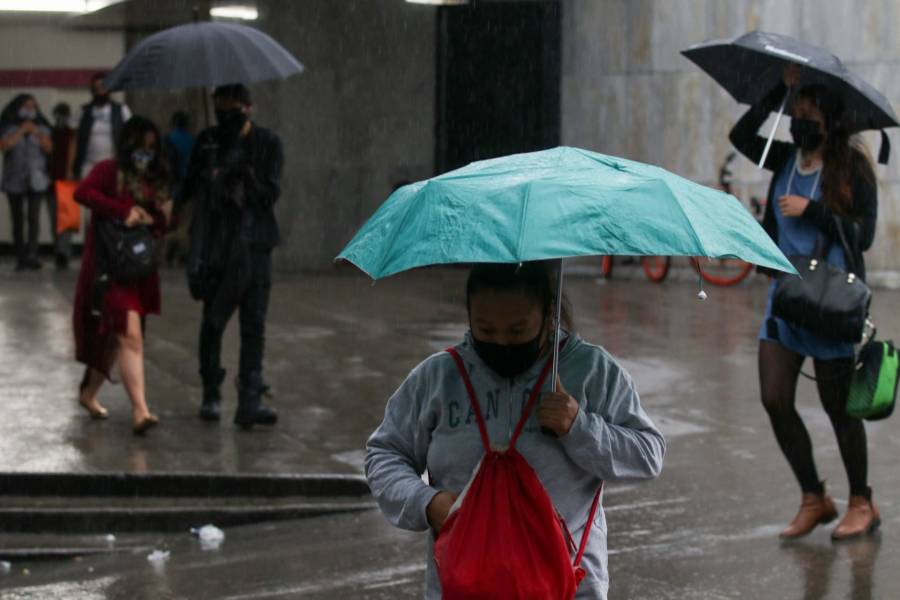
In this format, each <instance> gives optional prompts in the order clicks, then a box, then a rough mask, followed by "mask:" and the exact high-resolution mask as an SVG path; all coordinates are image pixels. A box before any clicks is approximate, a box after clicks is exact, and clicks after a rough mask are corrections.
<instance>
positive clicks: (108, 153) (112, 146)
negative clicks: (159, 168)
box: [70, 73, 131, 179]
mask: <svg viewBox="0 0 900 600" xmlns="http://www.w3.org/2000/svg"><path fill="white" fill-rule="evenodd" d="M105 77H106V73H97V74H96V75H94V76H93V77H91V87H90V90H91V96H92V99H91V101H90V102H89V103H87V104H85V105H84V106H83V107H82V108H81V118H80V119H79V121H78V135H77V137H76V144H75V154H74V156H73V161H72V168H71V170H70V172H71V175H72V177H70V179H84V178H85V177H86V176H87V174H88V173H90V171H91V169H92V168H93V166H94V165H96V164H97V163H98V162H100V161H102V160H107V159H109V158H113V157H114V156H115V154H116V143H115V141H116V140H117V139H118V138H119V134H120V133H121V131H122V125H123V124H124V123H125V122H126V121H127V120H128V119H130V118H131V111H130V110H129V109H128V107H127V106H125V105H124V104H119V103H118V102H113V101H112V100H110V98H109V92H108V91H107V90H106V87H105V86H104V85H103V79H104V78H105Z"/></svg>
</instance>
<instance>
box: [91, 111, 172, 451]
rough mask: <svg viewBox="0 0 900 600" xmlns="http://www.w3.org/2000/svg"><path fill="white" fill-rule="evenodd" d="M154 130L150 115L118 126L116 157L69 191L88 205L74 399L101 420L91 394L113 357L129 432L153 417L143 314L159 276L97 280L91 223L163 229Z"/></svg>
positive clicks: (163, 188)
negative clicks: (126, 401) (79, 371)
mask: <svg viewBox="0 0 900 600" xmlns="http://www.w3.org/2000/svg"><path fill="white" fill-rule="evenodd" d="M159 139H160V138H159V131H158V130H157V128H156V126H155V125H154V124H153V122H152V121H150V120H148V119H145V118H142V117H133V118H131V119H129V121H128V122H127V123H126V124H125V125H124V126H123V128H122V133H121V135H120V138H119V140H118V143H117V152H116V158H115V159H111V160H106V161H103V162H100V163H98V164H97V165H96V166H95V167H94V168H93V169H92V170H91V172H90V173H89V174H88V176H87V177H86V178H85V179H84V180H83V181H82V182H81V184H80V185H79V186H78V188H77V189H76V190H75V199H76V200H77V201H78V202H79V203H80V204H82V205H84V206H85V207H87V208H89V209H90V210H91V215H92V216H91V224H90V227H89V228H88V231H87V238H86V239H85V244H84V255H83V257H82V262H81V272H80V273H79V276H78V287H77V289H76V293H75V314H74V326H75V346H76V358H77V360H78V361H79V362H81V363H84V364H85V365H86V367H87V368H86V369H85V373H84V377H83V379H82V381H81V386H80V388H79V392H80V394H79V402H80V403H81V405H82V406H83V407H84V408H85V410H87V411H88V413H89V414H90V415H91V417H92V418H95V419H105V418H106V417H107V411H106V409H105V408H103V406H101V405H100V402H99V401H98V400H97V393H98V392H99V391H100V386H101V385H103V381H104V379H109V378H110V371H111V369H112V367H113V364H114V363H115V362H116V361H118V363H119V371H120V373H121V377H122V382H123V383H124V385H125V390H126V391H127V392H128V396H129V398H130V399H131V408H132V426H133V431H134V433H135V435H143V434H144V433H146V431H147V430H148V429H150V428H151V427H153V426H154V425H156V424H157V423H158V422H159V419H158V418H157V417H156V416H155V415H153V414H151V413H150V411H149V409H148V408H147V401H146V398H145V396H144V350H143V335H144V332H143V330H144V318H145V317H146V316H147V315H148V314H159V310H160V291H159V274H158V273H157V272H154V273H153V274H152V275H149V276H148V277H146V278H144V279H142V280H140V281H138V282H137V283H133V284H128V285H125V284H120V283H116V282H114V281H112V279H109V280H108V281H105V282H101V281H100V276H101V275H102V273H101V272H100V268H99V267H98V253H102V252H103V248H100V247H98V242H97V236H96V223H97V220H98V219H108V220H113V221H119V222H122V223H124V224H125V225H126V226H127V227H135V226H137V225H148V226H150V228H151V230H152V231H153V234H154V235H155V236H157V237H159V236H162V235H163V234H164V233H165V230H166V227H167V224H168V221H169V215H170V214H171V205H172V203H171V199H170V194H169V188H168V181H167V177H166V173H165V168H164V166H163V165H164V162H163V161H162V160H161V158H160V156H159V154H160V153H159Z"/></svg>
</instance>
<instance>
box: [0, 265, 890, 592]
mask: <svg viewBox="0 0 900 600" xmlns="http://www.w3.org/2000/svg"><path fill="white" fill-rule="evenodd" d="M7 266H8V265H6V264H0V382H2V386H0V406H3V407H4V410H5V417H4V418H3V419H2V420H0V471H54V472H68V471H75V472H96V471H130V472H158V471H179V472H187V471H215V472H226V473H229V472H254V473H266V472H275V473H320V472H336V473H348V474H352V473H358V472H360V466H361V461H362V456H363V452H362V447H363V444H364V442H365V438H366V436H367V435H368V433H369V432H370V431H371V430H372V428H373V427H374V426H375V425H376V424H377V423H378V421H379V420H380V418H381V414H382V411H383V406H384V401H385V399H386V397H387V396H388V395H389V394H390V392H391V391H392V390H393V389H394V388H395V387H396V386H397V385H398V383H399V382H400V381H401V379H402V378H403V377H404V376H405V375H406V373H407V372H408V371H409V369H410V368H411V367H412V366H413V365H414V364H416V362H418V361H419V360H420V359H421V358H422V357H424V356H425V355H427V354H429V353H431V352H433V351H437V350H440V349H442V348H444V347H446V346H447V345H449V344H451V343H452V342H454V341H455V340H457V339H458V338H459V336H460V335H461V333H462V332H463V330H464V328H465V312H464V309H463V303H462V287H463V282H464V276H465V272H464V271H457V270H435V271H423V272H417V273H411V274H406V275H401V276H398V277H395V278H392V279H389V280H386V281H382V282H378V283H377V284H376V285H374V286H373V285H372V284H371V282H369V281H368V280H366V279H365V278H363V277H361V276H354V275H352V274H351V273H349V272H336V273H334V274H328V275H316V276H312V275H296V276H286V277H284V278H282V279H280V280H279V281H277V282H276V284H275V287H274V292H273V305H272V311H271V318H270V321H269V323H270V329H269V339H268V357H269V358H268V360H267V371H266V376H267V378H268V379H269V380H270V382H271V384H272V386H273V389H274V392H275V395H276V398H275V400H274V401H273V404H274V405H275V406H277V407H278V408H279V410H280V411H281V415H282V423H281V424H280V425H279V426H278V427H277V428H275V429H274V430H271V431H266V430H262V429H260V430H258V431H257V430H254V431H253V432H250V433H244V432H240V431H238V430H236V429H234V428H233V427H232V426H231V425H230V423H229V422H228V421H223V423H222V424H220V425H212V426H210V425H207V424H204V423H201V422H199V421H198V420H197V419H196V417H195V412H196V408H197V406H198V403H199V398H200V388H199V382H198V380H197V377H196V375H195V372H196V360H195V357H194V347H195V339H196V327H197V318H198V315H199V307H198V306H197V305H196V304H195V303H193V302H191V301H190V299H189V297H188V295H187V291H186V289H185V285H184V281H183V278H182V276H181V275H180V274H179V273H177V272H167V273H166V275H165V283H164V294H165V297H164V306H163V310H164V314H163V316H162V317H160V318H154V319H151V321H150V325H149V334H148V339H147V376H148V398H149V402H150V404H151V406H152V407H153V408H154V409H155V410H157V411H158V412H159V413H160V415H161V417H162V424H161V427H160V428H159V429H158V430H156V431H153V432H152V433H151V434H150V435H149V436H148V437H147V438H146V439H134V438H133V437H132V436H131V433H130V429H129V427H128V418H129V411H128V404H127V399H126V397H125V395H124V392H123V390H122V389H121V386H110V387H108V388H106V389H105V390H104V391H103V392H102V401H103V402H104V404H106V405H107V406H108V407H109V408H110V412H111V414H112V418H111V419H110V420H109V421H108V422H102V423H100V422H92V421H90V420H89V419H88V418H87V417H86V416H85V415H83V414H82V413H81V412H80V410H79V409H78V407H77V404H76V400H75V395H76V386H77V383H78V380H79V377H80V370H79V368H78V366H77V365H76V364H74V363H73V362H71V359H70V356H71V353H72V348H71V341H70V326H69V319H70V310H71V301H70V297H71V296H70V295H71V291H72V289H73V287H74V279H75V274H74V273H69V274H64V275H62V276H59V275H57V274H54V273H49V272H45V273H39V274H30V275H27V276H14V275H13V274H11V273H8V270H9V269H8V268H6V267H7ZM567 291H568V292H569V295H570V297H571V299H572V302H573V304H574V307H575V313H576V324H577V326H578V328H579V330H580V332H581V333H582V335H584V337H586V338H587V339H588V340H590V341H595V342H598V343H601V344H603V345H604V346H606V347H607V348H608V349H609V350H610V351H611V352H613V353H614V354H615V355H617V356H618V357H620V358H621V360H622V362H623V364H624V365H625V366H626V367H627V368H628V369H629V370H630V372H631V373H632V375H633V376H634V378H635V380H636V382H637V386H638V390H639V391H640V392H641V394H642V398H643V403H644V405H645V408H646V409H647V411H648V412H649V413H650V415H651V416H652V417H653V418H654V419H655V420H656V421H657V423H658V424H659V425H660V427H661V429H662V430H663V432H664V433H665V434H666V436H667V438H668V440H669V451H668V455H667V459H666V464H665V469H664V472H663V475H662V476H661V478H660V479H659V480H658V481H655V482H651V483H648V484H641V485H611V486H609V487H608V490H607V493H606V497H605V509H606V510H607V513H608V520H609V527H610V538H609V546H610V571H611V577H612V587H611V592H610V598H613V599H615V598H661V599H669V598H671V599H675V598H678V599H683V598H697V599H709V600H713V599H720V598H761V597H763V598H791V599H794V598H797V599H801V598H802V599H843V598H852V599H853V600H864V599H889V598H897V597H900V571H898V569H897V565H898V564H900V549H898V545H900V534H898V533H897V531H898V529H900V501H898V499H900V473H898V470H897V467H896V460H895V457H896V456H898V455H900V435H898V428H900V421H897V417H895V418H893V419H889V420H887V421H883V422H878V423H872V424H869V426H868V432H869V446H870V454H871V459H870V481H871V483H872V485H873V487H874V490H875V498H876V501H877V502H878V503H879V505H880V507H881V510H882V514H883V520H884V525H883V527H882V531H881V532H880V533H879V534H878V535H876V536H874V537H872V538H867V539H864V540H860V541H857V542H848V543H843V544H832V542H831V541H830V538H829V533H830V527H824V528H820V529H819V530H817V531H815V532H814V533H813V534H812V535H811V536H809V537H808V538H806V539H805V540H803V541H800V542H796V543H792V544H781V543H779V541H778V540H777V537H776V536H777V533H778V531H779V530H780V528H781V527H783V526H784V524H786V523H787V521H788V520H789V519H790V518H791V517H792V516H793V513H794V511H795V509H796V507H797V504H798V502H799V491H798V489H797V488H796V484H795V483H794V481H793V478H792V476H791V474H790V472H789V470H788V467H787V464H786V462H785V461H784V459H783V458H782V456H781V454H780V451H779V450H778V448H777V446H776V444H775V441H774V437H773V436H772V433H771V430H770V428H769V424H768V420H767V418H766V416H765V413H764V412H763V410H762V407H761V405H760V403H759V400H758V387H757V381H756V367H755V364H756V363H755V355H756V340H755V334H756V330H757V328H758V325H759V320H760V315H761V313H762V309H763V303H764V299H765V298H764V297H765V287H764V286H763V282H761V281H759V280H757V281H751V282H748V283H747V284H744V285H741V286H739V287H737V288H733V289H719V288H712V287H709V288H707V292H708V293H709V299H708V300H707V301H705V302H700V301H698V300H697V299H696V292H697V289H696V284H693V285H691V284H687V283H677V282H669V283H666V284H663V285H659V286H657V285H652V284H649V283H646V282H643V281H626V280H617V281H613V282H610V283H604V282H598V281H597V280H595V279H593V278H590V277H582V278H571V279H570V280H569V281H568V283H567ZM898 302H900V294H898V293H897V292H888V291H876V293H875V300H874V304H873V312H874V315H875V318H876V321H877V323H878V327H879V330H880V333H881V336H882V337H885V338H890V337H893V338H895V339H896V338H900V316H898V315H897V313H896V310H895V307H896V306H897V305H898ZM234 325H236V324H232V327H231V328H230V329H229V332H228V334H227V336H226V350H225V360H226V365H227V366H228V368H229V370H230V375H229V379H230V378H231V376H233V374H234V365H235V364H236V360H237V354H236V351H237V332H236V327H235V326H234ZM799 398H800V401H799V407H800V410H801V413H802V415H803V416H804V419H805V420H806V422H807V424H808V426H809V428H810V431H811V435H812V437H813V441H814V444H815V448H816V458H817V460H818V464H819V469H820V473H821V475H822V476H823V477H826V478H827V479H828V480H829V482H830V483H829V485H830V488H831V491H832V492H833V494H834V495H835V498H836V500H837V501H838V504H839V507H838V508H839V509H840V510H843V508H845V506H846V496H847V483H846V478H845V476H844V474H843V469H842V467H841V464H840V458H839V455H838V451H837V446H836V444H835V441H834V437H833V435H832V433H831V430H830V425H829V422H828V419H827V417H826V415H825V414H824V412H823V411H822V410H821V409H820V408H819V406H818V401H817V399H816V397H815V392H814V387H813V385H812V383H810V382H806V381H803V382H801V384H800V388H799ZM234 402H235V394H234V389H233V386H227V388H226V406H225V413H226V415H230V412H231V410H233V406H234ZM198 525H199V524H198ZM226 535H227V537H226V540H225V542H224V544H223V545H222V547H221V548H220V549H218V550H215V551H203V550H201V549H200V548H199V546H198V545H197V542H196V540H194V539H193V538H192V537H191V536H190V535H189V534H188V533H187V532H185V533H184V534H180V535H179V534H167V535H146V536H136V537H134V538H129V539H128V543H129V544H131V545H132V546H133V547H135V548H140V550H139V551H136V553H134V554H131V553H129V552H123V553H119V554H113V555H106V556H91V557H84V558H82V559H81V560H79V561H75V560H72V559H67V560H54V561H42V562H34V563H14V564H13V565H12V567H11V572H10V573H9V574H7V575H0V598H16V599H19V598H21V599H24V598H48V597H59V598H293V597H304V598H307V597H308V598H415V597H419V595H420V593H421V579H422V573H423V570H424V557H423V554H422V552H423V550H424V539H423V537H422V536H420V535H416V534H409V533H406V532H400V531H397V530H394V529H393V528H391V527H389V526H388V525H386V524H385V523H384V521H383V519H382V518H381V516H380V515H379V514H378V513H377V512H376V511H369V512H365V513H359V514H351V515H343V516H329V517H318V518H313V519H306V520H301V521H291V522H287V523H278V524H270V525H256V526H248V527H238V528H232V529H230V530H228V531H226ZM2 545H3V540H2V539H0V546H2ZM148 547H154V548H160V549H168V550H169V551H170V552H171V555H170V559H169V561H168V563H166V565H165V566H164V567H163V568H160V569H155V568H154V567H153V566H152V565H151V564H150V563H148V561H147V560H146V548H148ZM24 569H27V570H28V573H27V574H26V573H24V572H23V570H24Z"/></svg>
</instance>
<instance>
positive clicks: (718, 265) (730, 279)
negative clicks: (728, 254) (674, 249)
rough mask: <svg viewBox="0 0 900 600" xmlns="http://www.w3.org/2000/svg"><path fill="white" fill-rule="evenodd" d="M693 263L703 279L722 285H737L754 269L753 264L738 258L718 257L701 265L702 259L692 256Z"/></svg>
mask: <svg viewBox="0 0 900 600" xmlns="http://www.w3.org/2000/svg"><path fill="white" fill-rule="evenodd" d="M691 265H693V267H694V270H695V271H697V273H699V274H700V277H702V278H703V281H706V282H707V283H711V284H712V285H717V286H720V287H728V286H732V285H737V284H739V283H740V282H742V281H743V280H744V279H746V278H747V276H748V275H749V274H750V271H752V270H753V265H752V264H750V263H748V262H744V261H742V260H738V259H736V258H717V259H713V260H711V261H708V262H707V261H704V263H703V266H702V267H701V266H700V259H698V258H696V257H693V258H691Z"/></svg>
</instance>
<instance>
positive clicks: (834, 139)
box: [795, 84, 875, 217]
mask: <svg viewBox="0 0 900 600" xmlns="http://www.w3.org/2000/svg"><path fill="white" fill-rule="evenodd" d="M801 98H802V99H805V100H808V101H809V102H810V103H812V104H813V106H815V107H816V108H818V109H819V110H820V111H822V115H823V116H824V117H825V132H826V133H827V134H828V136H827V138H826V140H825V148H824V151H823V152H822V171H823V172H822V201H823V202H825V206H827V207H828V208H829V209H830V210H831V211H832V212H834V213H836V214H838V215H841V216H844V217H846V216H848V215H849V214H850V212H851V211H852V210H853V189H852V187H851V185H852V181H853V178H854V177H855V176H856V175H857V174H861V175H862V176H863V177H865V178H866V179H868V180H869V181H870V182H871V183H873V184H874V183H875V169H874V167H873V165H872V158H871V156H870V155H869V151H868V150H867V149H866V147H865V144H863V142H862V139H861V138H860V137H859V136H857V135H851V134H850V133H849V132H848V131H847V128H846V127H845V126H844V125H843V123H842V122H841V117H842V116H843V114H844V103H843V101H842V100H841V98H840V96H839V95H838V94H836V93H834V92H833V91H832V90H831V89H830V88H828V87H827V86H824V85H821V84H813V85H808V86H805V87H803V88H801V89H800V90H799V91H798V92H797V95H796V97H795V99H801Z"/></svg>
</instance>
